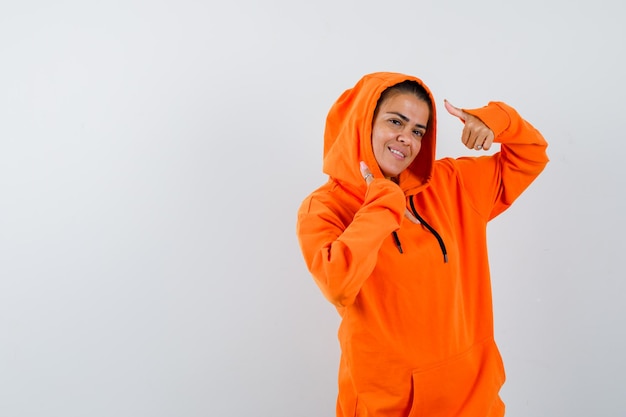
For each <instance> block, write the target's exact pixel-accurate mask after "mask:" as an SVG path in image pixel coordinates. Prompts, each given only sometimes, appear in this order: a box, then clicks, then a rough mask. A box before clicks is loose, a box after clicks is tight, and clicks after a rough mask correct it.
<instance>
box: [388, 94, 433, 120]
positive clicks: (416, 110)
mask: <svg viewBox="0 0 626 417" xmlns="http://www.w3.org/2000/svg"><path fill="white" fill-rule="evenodd" d="M379 111H380V113H381V114H382V113H385V112H399V113H402V114H403V115H404V116H406V117H408V118H409V119H416V120H415V121H416V122H417V121H422V122H424V121H427V120H428V117H429V116H430V109H429V107H428V103H426V102H425V101H424V100H422V99H421V98H419V97H416V96H415V95H414V94H410V93H400V92H398V93H393V94H390V95H389V96H388V97H385V100H384V101H383V102H382V103H381V104H380V109H379Z"/></svg>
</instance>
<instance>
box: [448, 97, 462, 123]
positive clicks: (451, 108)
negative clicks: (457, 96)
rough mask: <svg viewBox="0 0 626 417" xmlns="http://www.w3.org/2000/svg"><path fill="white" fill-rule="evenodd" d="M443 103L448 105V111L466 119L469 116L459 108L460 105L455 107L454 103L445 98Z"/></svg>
mask: <svg viewBox="0 0 626 417" xmlns="http://www.w3.org/2000/svg"><path fill="white" fill-rule="evenodd" d="M443 104H444V106H445V107H446V110H448V113H450V114H451V115H453V116H456V117H458V118H459V119H461V120H463V121H465V119H466V118H467V116H466V114H465V112H464V111H463V110H461V109H459V108H458V107H454V106H453V105H452V104H450V102H449V101H448V100H443Z"/></svg>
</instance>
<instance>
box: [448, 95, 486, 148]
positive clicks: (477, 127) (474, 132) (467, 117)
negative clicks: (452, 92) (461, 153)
mask: <svg viewBox="0 0 626 417" xmlns="http://www.w3.org/2000/svg"><path fill="white" fill-rule="evenodd" d="M444 105H445V106H446V110H448V113H450V114H451V115H453V116H456V117H458V118H459V119H461V120H463V122H465V127H464V128H463V133H462V135H461V141H462V142H463V144H464V145H465V146H467V148H468V149H476V150H478V151H479V150H481V149H484V150H489V148H491V144H492V143H493V140H494V138H495V136H494V134H493V131H492V130H491V129H489V127H488V126H487V125H486V124H484V123H483V122H482V121H481V120H480V119H479V118H478V117H476V116H472V115H471V114H469V113H466V112H464V111H463V110H461V109H459V108H458V107H454V106H453V105H452V104H450V103H449V102H448V100H444Z"/></svg>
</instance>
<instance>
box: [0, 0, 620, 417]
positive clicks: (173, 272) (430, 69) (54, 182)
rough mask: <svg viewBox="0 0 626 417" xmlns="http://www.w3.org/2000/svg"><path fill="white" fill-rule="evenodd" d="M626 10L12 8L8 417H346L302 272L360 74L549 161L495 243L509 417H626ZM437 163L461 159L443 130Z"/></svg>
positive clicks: (4, 124) (3, 177) (332, 3)
mask: <svg viewBox="0 0 626 417" xmlns="http://www.w3.org/2000/svg"><path fill="white" fill-rule="evenodd" d="M624 18H626V6H625V5H624V3H623V2H620V1H617V0H615V1H611V0H599V1H596V2H579V1H574V2H566V1H564V0H562V1H550V0H542V1H539V0H531V1H524V2H497V1H495V0H493V1H489V0H477V1H474V2H465V1H460V0H457V1H450V2H445V1H427V2H426V1H408V0H406V1H377V2H373V1H356V0H354V1H349V2H348V1H336V0H321V1H318V2H308V3H302V4H299V3H298V2H289V1H286V0H281V1H274V2H255V1H253V0H246V1H232V2H222V1H220V2H218V1H192V0H178V1H173V0H164V1H150V2H149V1H137V0H131V1H123V2H122V1H108V2H96V1H77V0H75V1H69V0H68V1H56V2H50V1H43V0H39V1H21V2H17V1H13V2H9V1H8V0H4V1H2V2H1V3H0V59H1V65H0V415H1V416H3V417H35V416H36V417H41V416H46V417H52V416H62V417H74V416H76V417H79V416H80V417H83V416H90V417H100V416H107V417H108V416H116V417H138V416H150V417H154V416H185V417H195V416H198V417H199V416H263V417H265V416H267V417H275V416H290V417H291V416H302V417H318V416H331V415H334V404H335V395H336V373H337V363H338V354H339V350H338V346H337V340H336V330H337V325H338V323H339V320H338V317H337V314H336V313H335V311H334V308H333V307H332V305H331V304H329V303H328V302H326V301H325V300H324V299H323V297H322V295H321V293H320V292H319V291H318V289H317V287H316V286H315V285H314V283H313V280H312V279H311V277H310V276H309V274H308V272H307V270H306V268H305V265H304V263H303V261H302V258H301V255H300V251H299V247H298V244H297V239H296V236H295V221H296V211H297V209H298V206H299V204H300V202H301V200H302V199H303V198H304V197H305V196H306V195H307V194H308V193H309V192H311V191H312V190H313V189H314V188H316V187H317V186H319V185H320V184H321V183H322V182H323V181H325V177H324V176H323V175H322V172H321V164H322V134H323V126H324V119H325V116H326V112H327V111H328V109H329V107H330V105H331V104H332V103H333V101H334V100H335V99H336V98H337V97H338V96H339V95H340V94H341V93H342V92H343V90H344V89H346V88H348V87H350V86H352V85H353V84H354V83H355V82H356V81H357V80H358V79H359V78H360V77H361V76H362V75H363V74H365V73H368V72H373V71H398V72H405V73H411V74H414V75H417V76H419V77H421V78H422V79H424V80H425V81H426V83H427V84H428V85H429V86H430V87H431V89H432V90H433V92H434V94H435V97H436V99H437V104H438V105H441V104H442V102H443V99H444V98H447V99H449V100H450V101H451V102H452V103H453V104H455V105H457V106H461V107H478V106H482V105H484V104H486V103H487V102H488V101H489V100H502V101H505V102H507V103H509V104H511V105H512V106H513V107H515V108H516V109H517V110H518V111H519V112H520V113H521V114H522V115H523V116H524V117H526V118H527V119H528V120H529V121H531V122H532V123H533V124H534V125H535V126H536V127H537V128H538V129H539V130H541V131H542V132H543V134H544V135H545V137H546V138H547V140H548V141H549V143H550V147H549V156H550V158H551V162H550V164H549V165H548V167H547V169H546V170H545V172H544V173H543V175H542V176H541V177H540V178H539V179H538V180H537V181H536V182H535V183H534V184H533V185H532V186H531V187H530V189H529V190H528V191H527V192H526V193H525V194H524V195H523V196H522V197H521V198H520V199H519V200H518V201H517V202H516V204H515V205H514V206H513V207H512V208H511V209H510V210H509V211H508V212H506V213H504V214H503V215H502V216H500V217H499V218H497V219H496V220H494V221H493V222H492V224H491V226H490V228H489V238H490V258H491V262H492V272H493V285H494V297H495V314H496V332H497V334H496V337H497V340H498V343H499V345H500V348H501V350H502V354H503V357H504V361H505V365H506V369H507V374H508V381H507V383H506V385H505V387H504V388H503V390H502V396H503V398H504V400H505V402H506V403H507V410H508V411H507V416H510V417H521V416H534V417H555V416H567V417H587V416H590V415H598V416H621V415H626V414H624V413H626V411H624V410H626V395H624V394H625V391H626V360H625V359H624V355H623V352H624V351H626V326H624V318H625V317H626V306H625V303H623V300H622V299H623V296H624V293H625V290H626V284H625V283H624V277H625V275H626V274H625V273H624V270H623V268H624V267H623V264H624V258H623V256H624V252H625V249H626V245H625V243H624V238H623V236H624V233H625V232H626V230H625V226H624V221H623V216H622V214H623V212H624V210H625V209H626V207H625V206H626V203H625V202H624V195H623V194H624V190H625V188H626V180H625V177H626V176H625V175H624V172H623V163H622V159H623V155H624V152H625V151H626V144H625V135H624V126H623V119H624V111H625V110H626V109H625V106H624V100H625V99H624V97H625V96H626V83H625V82H624V78H623V76H624V74H626V64H625V63H624V53H625V52H626V30H625V29H624V25H623V21H624ZM440 114H441V117H440V126H439V131H440V136H439V141H438V143H439V148H438V154H439V156H448V155H449V156H456V155H462V154H466V153H467V152H466V150H465V149H464V148H463V147H462V145H461V144H460V141H459V135H460V131H461V127H460V125H459V122H458V121H457V120H455V119H453V118H451V117H447V115H445V114H444V112H440Z"/></svg>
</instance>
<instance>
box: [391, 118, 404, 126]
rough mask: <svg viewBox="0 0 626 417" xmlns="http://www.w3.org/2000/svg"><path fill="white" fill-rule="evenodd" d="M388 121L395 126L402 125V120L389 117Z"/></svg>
mask: <svg viewBox="0 0 626 417" xmlns="http://www.w3.org/2000/svg"><path fill="white" fill-rule="evenodd" d="M389 122H390V123H392V124H394V125H396V126H402V122H401V121H400V120H398V119H389Z"/></svg>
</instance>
